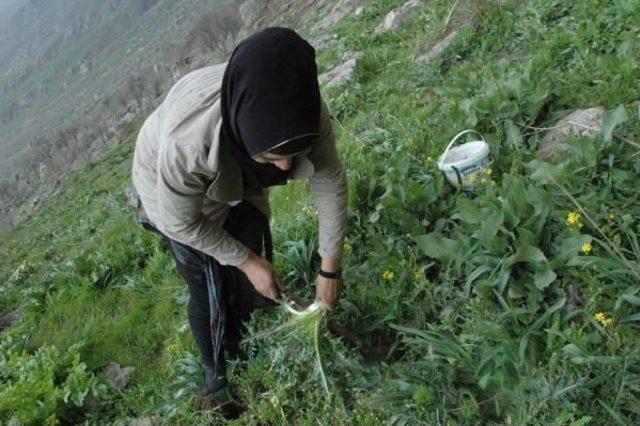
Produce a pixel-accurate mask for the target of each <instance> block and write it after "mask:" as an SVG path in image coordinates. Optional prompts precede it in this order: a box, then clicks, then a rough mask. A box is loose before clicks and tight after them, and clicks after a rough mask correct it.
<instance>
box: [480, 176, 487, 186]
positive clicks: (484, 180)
mask: <svg viewBox="0 0 640 426" xmlns="http://www.w3.org/2000/svg"><path fill="white" fill-rule="evenodd" d="M487 182H488V180H487V178H485V177H483V178H482V179H480V184H481V185H486V184H487Z"/></svg>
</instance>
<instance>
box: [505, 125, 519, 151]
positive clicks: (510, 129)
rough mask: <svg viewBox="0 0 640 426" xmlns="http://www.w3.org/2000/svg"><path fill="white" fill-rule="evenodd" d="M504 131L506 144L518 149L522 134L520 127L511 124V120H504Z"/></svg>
mask: <svg viewBox="0 0 640 426" xmlns="http://www.w3.org/2000/svg"><path fill="white" fill-rule="evenodd" d="M504 131H505V133H506V136H507V144H508V145H509V146H511V147H512V148H516V149H520V148H522V134H521V133H520V129H519V128H518V127H517V126H516V125H515V124H513V121H511V120H506V121H505V122H504Z"/></svg>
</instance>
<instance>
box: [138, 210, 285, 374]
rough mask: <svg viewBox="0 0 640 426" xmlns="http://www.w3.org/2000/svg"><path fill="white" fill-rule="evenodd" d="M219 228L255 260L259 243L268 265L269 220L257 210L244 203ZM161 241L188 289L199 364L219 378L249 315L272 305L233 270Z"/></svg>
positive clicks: (236, 347) (172, 242) (148, 225)
mask: <svg viewBox="0 0 640 426" xmlns="http://www.w3.org/2000/svg"><path fill="white" fill-rule="evenodd" d="M141 222H142V224H143V225H144V226H145V227H146V228H147V229H152V230H154V231H156V232H158V231H157V230H156V229H155V227H154V226H153V224H151V223H150V222H149V221H148V220H147V221H146V223H145V221H144V219H142V218H141ZM224 228H225V229H226V231H227V232H228V233H229V234H230V235H231V236H233V237H234V238H236V239H237V240H239V241H240V242H242V243H243V244H244V245H246V246H247V247H248V248H249V249H251V250H252V251H253V252H254V253H256V254H258V255H262V248H263V243H264V247H265V251H266V255H267V258H268V259H269V260H271V257H272V248H271V234H270V231H269V220H268V218H267V217H266V216H265V215H264V214H263V213H262V212H261V211H260V210H259V209H258V208H256V207H255V206H253V205H252V204H250V203H249V202H246V201H243V202H242V203H240V204H238V205H236V206H234V207H232V208H231V211H230V213H229V215H228V216H227V220H226V222H225V223H224ZM163 238H164V240H165V241H166V243H167V245H168V247H169V248H170V249H171V251H172V253H173V257H174V259H175V262H176V266H177V268H178V272H179V273H180V275H182V277H183V278H184V280H185V281H186V283H187V285H188V287H189V304H188V306H187V314H188V318H189V325H190V327H191V331H192V333H193V337H194V339H195V341H196V344H197V345H198V349H199V350H200V357H201V360H202V363H203V364H204V365H207V366H209V367H212V368H213V369H214V370H215V371H216V374H217V376H223V375H224V374H225V372H226V361H227V357H229V356H232V357H236V356H238V355H239V344H240V340H241V338H242V334H243V332H244V329H245V323H246V322H247V321H248V320H249V319H250V317H251V313H252V312H253V311H254V310H255V309H257V308H264V307H269V306H273V305H274V303H273V302H272V301H270V300H269V299H267V298H265V297H263V296H262V295H261V294H259V293H258V292H257V291H256V290H255V289H254V288H253V285H252V284H251V282H250V281H249V280H248V278H247V276H246V275H245V274H244V273H243V272H241V271H240V270H239V269H238V268H236V267H233V266H223V265H220V263H218V262H217V261H216V260H215V259H214V258H213V257H211V256H208V255H206V254H204V253H202V252H200V251H198V250H195V249H193V248H191V247H189V246H186V245H184V244H181V243H179V242H177V241H175V240H172V239H171V238H169V237H167V236H165V235H163ZM225 352H226V354H227V355H226V356H225Z"/></svg>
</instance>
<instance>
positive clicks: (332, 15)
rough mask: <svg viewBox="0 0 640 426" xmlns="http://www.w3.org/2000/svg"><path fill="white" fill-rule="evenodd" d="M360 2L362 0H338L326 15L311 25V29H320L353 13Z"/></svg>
mask: <svg viewBox="0 0 640 426" xmlns="http://www.w3.org/2000/svg"><path fill="white" fill-rule="evenodd" d="M361 4H362V0H338V2H337V3H336V5H335V6H334V7H333V8H332V9H331V10H330V11H329V12H328V13H327V15H326V16H325V17H324V18H322V19H321V20H320V21H318V23H317V24H315V25H314V26H313V29H314V30H316V31H317V30H322V29H325V28H328V27H330V26H332V25H334V24H336V23H337V22H338V21H340V20H341V19H342V18H344V17H345V16H347V15H349V14H350V13H354V12H355V11H356V10H357V9H358V7H360V5H361Z"/></svg>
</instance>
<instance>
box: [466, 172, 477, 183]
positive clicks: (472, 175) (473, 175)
mask: <svg viewBox="0 0 640 426" xmlns="http://www.w3.org/2000/svg"><path fill="white" fill-rule="evenodd" d="M467 179H469V182H475V181H476V180H477V179H478V173H477V172H473V173H469V174H468V175H467Z"/></svg>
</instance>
